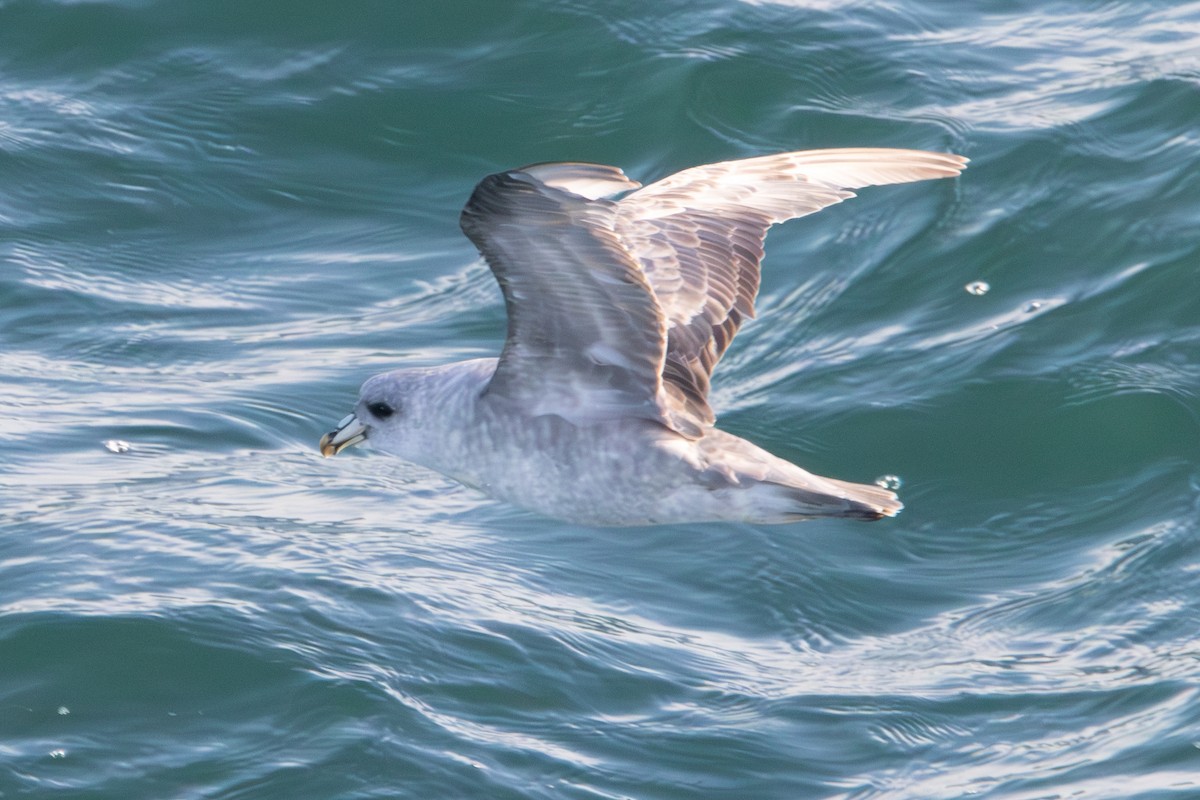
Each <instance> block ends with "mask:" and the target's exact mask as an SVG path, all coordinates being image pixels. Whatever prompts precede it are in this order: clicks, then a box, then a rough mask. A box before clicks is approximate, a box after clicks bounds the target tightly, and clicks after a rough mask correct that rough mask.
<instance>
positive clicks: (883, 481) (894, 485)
mask: <svg viewBox="0 0 1200 800" xmlns="http://www.w3.org/2000/svg"><path fill="white" fill-rule="evenodd" d="M900 483H901V481H900V476H899V475H880V476H879V477H878V478H876V479H875V485H876V486H882V487H883V488H884V489H889V490H891V491H893V492H894V491H896V490H897V489H899V488H900Z"/></svg>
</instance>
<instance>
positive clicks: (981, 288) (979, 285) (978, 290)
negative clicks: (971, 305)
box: [963, 281, 992, 297]
mask: <svg viewBox="0 0 1200 800" xmlns="http://www.w3.org/2000/svg"><path fill="white" fill-rule="evenodd" d="M963 288H964V289H966V290H967V294H973V295H975V296H976V297H978V296H979V295H981V294H987V293H988V290H989V289H991V288H992V287H991V286H988V284H987V281H971V282H970V283H968V284H967V285H966V286H964V287H963Z"/></svg>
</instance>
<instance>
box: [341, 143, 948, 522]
mask: <svg viewBox="0 0 1200 800" xmlns="http://www.w3.org/2000/svg"><path fill="white" fill-rule="evenodd" d="M964 163H965V159H961V158H960V157H958V156H950V155H945V154H938V153H924V152H921V151H911V150H867V149H857V150H856V149H850V150H823V151H822V150H819V151H808V152H800V153H785V154H781V155H779V156H767V157H763V158H758V159H747V160H745V161H734V162H725V163H722V164H713V165H709V166H706V167H696V168H694V169H691V170H685V171H684V172H681V173H678V174H676V175H674V176H671V177H669V178H667V179H665V180H663V181H659V182H658V183H655V184H651V185H649V186H647V187H645V188H644V189H640V190H639V191H632V193H629V192H631V190H635V189H638V186H639V185H638V184H636V183H634V182H632V181H630V180H629V179H627V178H626V177H625V176H624V175H623V174H622V173H621V172H620V170H617V169H615V168H613V167H603V166H599V165H590V164H540V165H533V166H530V167H524V168H521V169H519V170H512V171H509V172H504V173H498V174H496V175H492V176H489V177H488V178H485V179H484V180H483V181H482V182H481V183H480V184H479V186H478V187H476V190H475V192H474V194H473V195H472V197H471V200H470V201H469V202H468V204H467V206H466V208H465V209H464V211H463V229H464V231H465V232H466V233H467V235H468V236H469V237H470V238H471V239H472V241H474V242H475V243H476V245H477V246H478V247H479V249H480V251H481V252H482V253H483V255H484V257H485V258H486V259H487V261H488V263H489V265H490V266H491V268H492V270H493V272H495V273H496V277H497V280H498V281H499V283H500V285H501V288H502V290H503V292H504V296H505V302H506V305H507V309H508V314H509V332H508V338H507V340H506V342H505V345H504V350H503V352H502V353H501V355H500V358H498V359H476V360H472V361H465V362H460V363H456V364H449V365H444V366H439V367H428V368H415V369H401V370H394V371H392V372H388V373H383V374H381V375H376V376H375V377H373V378H371V379H369V380H368V381H367V382H366V383H365V384H363V387H362V390H361V392H360V398H359V403H358V406H357V408H356V410H355V413H354V414H352V415H351V416H349V417H347V418H346V419H345V420H343V422H342V423H341V425H339V427H338V429H337V430H335V431H332V432H330V433H329V434H326V436H325V437H324V438H323V439H322V441H321V451H322V453H323V454H325V455H332V454H334V453H336V452H338V451H340V450H341V449H342V448H344V447H346V446H349V445H350V444H354V443H356V442H358V441H361V440H362V439H364V438H366V439H369V440H370V441H371V442H372V443H373V444H374V445H375V446H376V447H377V448H379V449H383V450H385V451H388V452H391V453H393V454H396V455H399V456H401V457H402V458H405V459H407V460H410V461H413V462H416V463H419V464H422V465H424V466H426V467H430V468H432V469H435V470H437V471H439V472H441V473H443V474H445V475H448V476H450V477H452V478H454V479H456V480H458V481H460V482H462V483H464V484H467V485H470V486H474V487H477V488H479V489H481V490H483V491H485V492H487V493H488V494H490V495H492V496H494V497H497V498H500V499H502V500H506V501H509V502H511V503H514V504H516V505H519V506H522V507H524V508H528V509H531V510H534V511H537V512H540V513H542V514H545V515H547V516H551V517H556V518H559V519H566V520H571V521H575V522H581V523H586V524H597V525H643V524H658V523H674V522H698V521H706V520H742V521H751V522H763V523H780V522H792V521H796V520H799V519H804V518H808V517H820V516H832V517H851V518H859V519H878V518H880V517H883V516H892V515H894V514H896V513H897V512H898V511H899V510H900V509H901V507H902V506H901V504H900V502H899V500H898V499H897V498H896V496H895V494H894V493H892V492H891V491H889V490H887V489H883V488H880V487H878V486H874V485H868V484H855V483H847V482H843V481H839V480H835V479H831V478H822V477H819V476H816V475H813V474H811V473H808V472H806V471H805V470H803V469H801V468H800V467H798V466H796V465H794V464H792V463H790V462H788V461H785V460H783V459H781V458H778V457H776V456H773V455H771V454H770V453H767V452H766V451H765V450H763V449H761V448H759V447H758V446H756V445H754V444H751V443H750V442H747V441H745V440H744V439H740V438H738V437H736V436H733V435H731V434H728V433H725V432H724V431H721V430H719V429H717V428H716V427H715V425H714V415H713V413H712V411H711V409H710V408H709V406H708V403H707V394H708V381H709V375H710V374H711V371H712V368H713V367H714V366H715V365H716V362H717V361H718V360H719V359H720V357H721V355H722V354H723V352H724V350H725V348H726V347H727V346H728V344H729V341H730V340H731V339H732V337H733V335H734V334H735V333H736V331H737V328H738V326H739V325H740V323H741V321H742V320H743V319H744V318H746V317H749V316H752V315H753V301H754V296H755V294H756V293H757V289H758V274H759V273H758V269H759V261H760V259H761V257H762V240H763V237H764V235H765V233H766V229H767V228H768V227H769V226H770V225H771V224H772V223H774V222H779V221H782V220H785V219H790V218H793V217H796V216H801V215H802V214H806V213H811V212H813V211H816V210H819V209H820V208H823V207H825V206H826V205H829V204H831V203H836V202H839V201H840V200H842V199H845V198H846V197H848V196H852V195H851V193H850V192H848V191H846V189H847V188H855V187H858V186H863V185H868V184H871V183H898V182H904V181H910V180H921V179H925V178H936V177H949V176H952V175H956V174H958V172H959V171H960V170H961V169H962V167H963V165H964ZM619 194H625V196H624V197H622V198H621V199H619V200H615V201H614V200H611V199H607V198H609V197H612V196H615V195H619Z"/></svg>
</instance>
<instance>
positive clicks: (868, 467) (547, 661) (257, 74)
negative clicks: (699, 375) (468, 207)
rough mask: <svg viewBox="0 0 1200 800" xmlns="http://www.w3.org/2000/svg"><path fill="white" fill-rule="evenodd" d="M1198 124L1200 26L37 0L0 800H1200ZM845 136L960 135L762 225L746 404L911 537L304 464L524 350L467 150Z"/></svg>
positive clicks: (501, 1) (760, 433)
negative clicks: (876, 182)
mask: <svg viewBox="0 0 1200 800" xmlns="http://www.w3.org/2000/svg"><path fill="white" fill-rule="evenodd" d="M1198 121H1200V2H1196V0H1188V1H1180V2H1161V3H1153V4H1138V3H1122V2H1084V0H1060V1H1057V2H1031V1H1030V0H1017V2H1006V3H1000V2H986V0H985V2H979V3H951V2H945V0H940V1H939V0H898V1H897V2H893V3H886V4H880V3H865V2H853V1H851V2H831V1H830V0H811V2H805V1H803V0H785V1H783V2H768V1H767V0H761V1H757V2H737V1H736V0H705V1H704V2H686V3H685V2H673V1H669V2H656V3H647V2H631V1H629V0H609V1H608V2H602V1H601V0H561V1H559V2H555V1H554V0H543V1H542V2H535V1H534V0H525V1H523V2H518V1H516V0H514V1H505V0H488V1H487V2H484V1H483V0H477V1H476V2H463V1H460V0H447V2H442V3H386V2H356V1H353V0H352V2H347V3H318V2H307V0H301V2H291V3H280V2H274V1H273V0H264V1H263V2H255V3H246V2H228V0H212V2H203V3H201V2H190V3H189V2H168V1H167V0H92V1H91V2H70V1H68V0H60V1H59V2H51V1H50V0H0V450H2V455H0V798H18V797H21V798H23V797H39V798H40V797H47V798H51V797H53V798H120V799H121V800H133V799H140V798H147V799H150V798H153V799H155V800H161V799H163V798H172V799H179V800H183V799H185V798H186V799H189V800H190V799H192V798H195V799H197V800H198V799H199V798H206V799H207V798H213V799H216V798H221V799H222V800H224V799H226V798H247V799H249V798H253V799H254V800H259V799H270V798H348V799H351V800H365V799H366V798H422V799H425V798H489V799H491V798H496V799H501V800H503V799H507V798H512V799H513V800H516V799H518V798H520V799H524V798H577V799H580V800H584V799H586V800H594V799H599V798H611V799H613V800H615V799H617V798H636V799H637V800H665V799H666V798H727V799H728V800H743V799H746V798H754V799H761V800H767V799H774V798H780V799H781V800H783V799H787V800H796V799H797V798H844V799H845V800H867V799H868V798H889V800H890V799H892V798H920V799H935V798H964V797H971V798H987V799H988V800H1000V799H1001V798H1003V799H1004V800H1017V799H1018V798H1019V799H1022V800H1035V799H1037V800H1041V799H1043V798H1068V797H1070V798H1114V799H1119V800H1128V799H1131V798H1137V799H1138V800H1151V799H1153V800H1160V799H1162V798H1172V799H1174V798H1179V799H1180V800H1183V799H1184V798H1200V749H1198V748H1200V644H1198V640H1197V634H1198V628H1200V600H1198V599H1197V598H1198V595H1200V280H1198V279H1197V276H1198V272H1200V233H1198V231H1200V127H1198ZM837 146H892V147H914V148H925V149H935V150H946V151H952V152H958V153H962V154H964V155H967V156H969V157H970V158H971V159H972V162H971V166H970V168H969V169H968V170H967V171H966V172H965V173H964V174H963V176H962V177H961V178H960V179H958V180H956V181H937V182H928V183H922V184H914V185H906V186H894V187H879V188H875V189H867V190H863V191H862V193H861V196H860V197H859V198H856V199H854V200H852V201H849V202H847V203H845V204H842V205H839V206H836V207H834V208H831V209H828V210H826V211H823V212H822V213H820V214H819V215H816V216H812V217H808V218H806V219H803V220H800V221H797V222H793V223H790V224H788V225H785V226H782V227H779V228H776V229H775V230H774V231H773V232H772V234H771V236H770V237H769V239H768V243H767V244H768V248H767V249H768V255H767V259H766V261H765V273H764V281H763V290H762V294H761V296H760V309H759V310H760V314H759V319H758V320H757V321H755V322H753V323H751V324H748V325H747V326H745V327H744V328H743V330H742V333H741V334H740V336H739V338H738V340H737V341H736V343H735V344H734V346H733V348H732V350H731V351H730V352H729V354H728V355H727V357H726V359H725V361H724V362H723V363H722V365H721V367H720V369H719V370H718V371H717V374H716V382H715V387H714V391H713V402H714V405H715V407H716V409H717V411H718V414H719V415H720V418H721V424H722V426H723V427H725V428H726V429H728V430H730V431H732V432H734V433H737V434H739V435H742V436H744V437H747V438H750V439H752V440H754V441H756V442H758V443H760V444H762V445H763V446H765V447H767V448H768V449H770V450H773V451H774V452H776V453H778V454H780V455H782V456H785V457H787V458H790V459H792V460H795V461H798V462H799V463H801V464H803V465H805V466H806V467H808V468H810V469H812V470H814V471H816V472H819V473H822V474H829V475H833V476H837V477H842V478H845V479H849V480H858V481H871V480H873V479H875V478H877V477H880V476H884V475H895V476H897V477H898V478H899V479H900V481H901V482H902V487H901V490H900V492H901V495H902V497H903V499H904V500H905V502H906V504H907V509H906V510H905V511H904V513H903V514H902V515H901V516H899V517H898V518H896V519H894V520H887V521H883V522H880V523H875V524H870V525H867V524H861V523H853V522H846V521H813V522H809V523H805V524H800V525H793V526H783V527H759V526H752V525H679V526H664V527H658V528H646V529H628V530H605V529H591V528H586V527H578V526H572V525H567V524H563V523H559V522H555V521H552V520H547V519H544V518H541V517H537V516H535V515H532V514H529V513H525V512H522V511H519V510H516V509H513V508H510V507H508V506H505V505H502V504H499V503H496V502H493V501H491V500H488V499H487V498H484V497H482V496H481V495H479V494H477V493H475V492H474V491H472V490H469V489H466V488H463V487H460V486H457V485H455V484H453V483H452V482H450V481H448V480H446V479H443V478H442V477H440V476H438V475H435V474H432V473H429V472H427V471H425V470H422V469H420V468H417V467H415V466H412V465H409V464H406V463H404V462H402V461H399V460H397V459H393V458H389V457H386V456H383V455H380V454H375V453H371V452H370V451H367V450H365V449H361V448H356V449H355V450H353V451H349V452H347V453H344V454H343V455H342V456H339V457H338V458H337V459H332V460H323V459H322V458H321V457H320V456H319V454H318V453H317V451H316V441H317V438H318V437H319V436H320V435H321V433H323V432H324V431H326V430H328V429H329V428H330V426H331V425H332V424H333V423H334V422H336V421H337V420H338V419H339V418H340V417H342V416H343V415H344V414H345V413H347V412H348V411H349V410H350V408H351V407H352V404H353V401H354V398H355V395H356V392H357V387H358V385H359V383H360V382H361V381H362V380H363V379H365V378H366V377H368V376H370V375H371V374H373V373H375V372H378V371H381V370H383V369H385V368H387V367H390V366H394V365H398V364H435V363H440V362H443V361H447V360H452V359H463V358H469V357H476V356H483V355H493V354H495V353H496V352H497V350H498V347H499V344H500V341H501V339H502V337H503V333H504V310H503V307H502V304H501V302H500V297H499V292H498V291H497V289H496V287H495V284H494V282H493V280H492V278H491V275H490V273H489V272H488V271H487V269H486V267H484V266H483V265H482V263H481V262H480V261H479V259H478V258H477V256H476V253H475V252H474V250H473V248H472V246H471V244H470V243H469V242H468V241H467V240H466V239H465V238H463V237H462V235H461V234H460V232H459V231H458V225H457V215H458V211H459V209H460V208H461V206H462V203H463V202H464V201H465V199H466V197H467V196H468V194H469V193H470V191H471V189H472V187H473V186H474V183H475V182H476V181H477V180H478V179H479V178H480V177H482V176H483V175H485V174H487V173H489V172H493V171H496V170H499V169H503V168H507V167H513V166H517V165H520V164H525V163H529V162H533V161H545V160H554V159H576V160H591V161H599V162H603V163H612V164H617V165H619V166H622V167H623V168H625V169H626V171H627V172H628V173H629V174H630V175H631V176H633V177H635V178H637V179H639V180H643V181H647V180H652V179H654V178H657V177H661V176H663V175H666V174H668V173H670V172H672V171H674V170H676V169H680V168H683V167H687V166H691V165H694V164H700V163H705V162H709V161H716V160H725V159H730V158H736V157H744V156H751V155H760V154H764V153H770V152H776V151H781V150H789V149H803V148H813V147H837ZM977 282H982V283H985V284H986V285H987V287H988V288H987V290H986V291H978V290H977V291H976V292H974V293H972V292H969V291H967V290H966V288H965V287H967V286H968V285H970V284H973V283H977Z"/></svg>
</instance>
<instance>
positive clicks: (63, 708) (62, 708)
mask: <svg viewBox="0 0 1200 800" xmlns="http://www.w3.org/2000/svg"><path fill="white" fill-rule="evenodd" d="M70 713H71V709H69V708H67V707H66V706H59V707H58V715H59V716H60V717H65V716H66V715H67V714H70Z"/></svg>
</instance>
